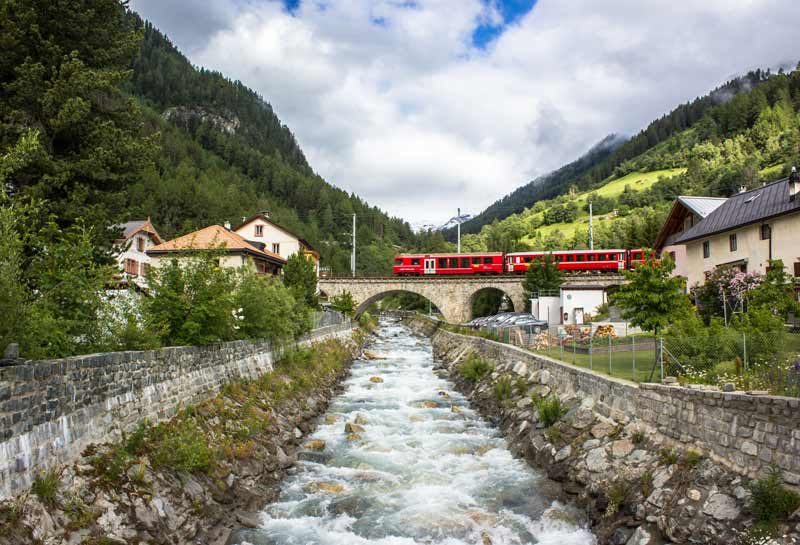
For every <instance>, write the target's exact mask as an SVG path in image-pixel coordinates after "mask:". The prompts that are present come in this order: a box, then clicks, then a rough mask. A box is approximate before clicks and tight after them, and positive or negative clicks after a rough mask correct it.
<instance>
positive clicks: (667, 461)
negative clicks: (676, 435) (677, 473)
mask: <svg viewBox="0 0 800 545" xmlns="http://www.w3.org/2000/svg"><path fill="white" fill-rule="evenodd" d="M658 462H659V463H660V464H661V465H662V466H671V465H674V464H676V463H678V453H677V452H676V451H675V450H674V449H671V448H666V447H665V448H662V449H661V450H659V451H658Z"/></svg>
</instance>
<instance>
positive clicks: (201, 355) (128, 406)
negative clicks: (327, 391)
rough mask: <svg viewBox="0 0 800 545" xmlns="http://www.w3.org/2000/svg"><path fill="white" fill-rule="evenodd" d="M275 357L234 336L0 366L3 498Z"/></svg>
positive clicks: (317, 335) (318, 333)
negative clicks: (89, 449)
mask: <svg viewBox="0 0 800 545" xmlns="http://www.w3.org/2000/svg"><path fill="white" fill-rule="evenodd" d="M353 327H354V326H353V325H351V324H341V325H334V326H327V327H323V328H320V329H317V330H315V331H313V332H311V333H310V334H308V335H307V336H305V337H304V338H303V339H301V340H300V341H299V343H298V344H301V345H303V344H309V343H312V342H314V341H317V340H322V339H324V338H329V337H342V336H347V335H349V334H350V333H351V332H352V329H353ZM273 355H274V353H273V350H272V346H271V345H270V344H269V343H266V342H255V341H234V342H228V343H219V344H214V345H210V346H202V347H197V346H182V347H171V348H162V349H158V350H146V351H135V352H134V351H132V352H111V353H103V354H91V355H86V356H76V357H72V358H64V359H60V360H46V361H33V362H27V363H25V364H22V365H15V366H10V367H3V368H0V500H2V499H7V498H10V497H13V496H14V495H15V494H18V493H19V492H21V491H23V490H26V489H27V488H28V487H29V486H30V484H31V482H32V480H33V478H34V476H35V475H36V473H37V472H39V471H41V470H43V469H46V468H48V467H53V466H56V465H60V464H63V463H67V462H69V461H72V460H74V459H76V458H77V457H78V456H79V455H80V453H81V452H82V451H83V450H84V449H85V448H86V447H87V446H88V445H89V444H91V443H98V442H105V441H110V440H115V439H118V438H119V437H120V435H121V434H122V433H123V432H129V431H131V430H132V429H134V428H135V426H136V425H137V424H138V423H139V422H140V421H141V420H142V419H144V418H148V419H150V420H151V421H154V422H155V421H160V420H164V419H168V418H170V417H172V416H173V415H174V414H175V413H176V412H177V411H178V409H179V408H181V407H182V406H186V405H189V404H192V403H196V402H198V401H200V400H202V399H205V398H207V397H209V396H211V395H213V394H215V393H216V392H217V391H218V390H219V389H220V387H221V386H222V385H223V384H225V383H226V382H228V381H230V380H232V379H237V378H255V377H257V376H260V375H263V374H264V373H268V372H270V371H271V370H272V361H273Z"/></svg>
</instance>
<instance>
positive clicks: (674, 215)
mask: <svg viewBox="0 0 800 545" xmlns="http://www.w3.org/2000/svg"><path fill="white" fill-rule="evenodd" d="M726 200H727V199H725V198H724V197H691V196H688V195H680V196H679V197H678V198H677V199H675V202H674V203H673V204H672V209H671V210H670V211H669V215H668V216H667V219H666V221H664V225H662V226H661V230H660V231H659V232H658V236H657V237H656V243H655V244H654V245H653V248H655V249H656V251H658V252H660V251H661V250H662V249H663V248H664V246H671V245H672V244H674V243H675V239H676V238H678V237H679V236H681V234H682V233H683V231H681V229H682V228H683V223H684V220H685V219H686V216H688V215H689V214H694V215H696V216H697V217H699V218H700V219H701V220H702V219H703V218H705V217H706V216H708V215H709V214H711V212H713V211H714V210H716V209H717V208H719V207H720V205H721V204H722V203H724V202H725V201H726ZM698 223H699V222H698Z"/></svg>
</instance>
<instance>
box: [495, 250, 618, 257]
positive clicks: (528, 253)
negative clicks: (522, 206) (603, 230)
mask: <svg viewBox="0 0 800 545" xmlns="http://www.w3.org/2000/svg"><path fill="white" fill-rule="evenodd" d="M625 251H627V250H623V249H621V248H598V249H597V250H553V251H543V250H539V251H536V252H511V253H508V254H506V255H513V256H517V255H520V256H522V255H545V254H607V253H608V252H625Z"/></svg>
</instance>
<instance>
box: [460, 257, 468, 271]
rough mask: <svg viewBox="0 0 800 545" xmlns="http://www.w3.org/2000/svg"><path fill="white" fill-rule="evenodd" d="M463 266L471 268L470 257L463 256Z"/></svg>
mask: <svg viewBox="0 0 800 545" xmlns="http://www.w3.org/2000/svg"><path fill="white" fill-rule="evenodd" d="M461 268H462V269H468V268H469V258H468V257H462V258H461Z"/></svg>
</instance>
